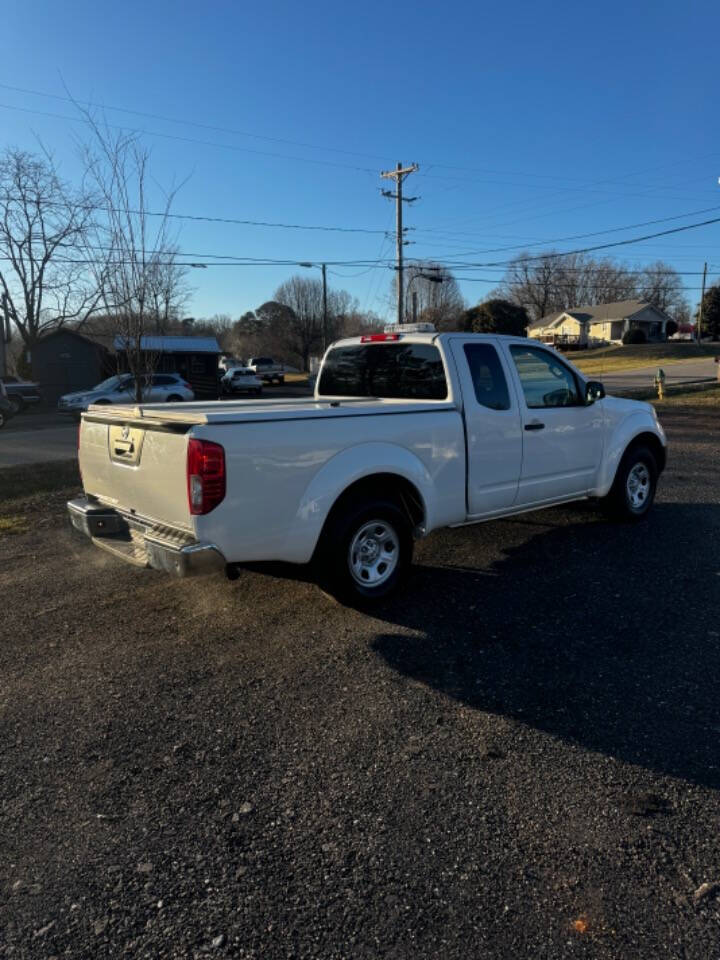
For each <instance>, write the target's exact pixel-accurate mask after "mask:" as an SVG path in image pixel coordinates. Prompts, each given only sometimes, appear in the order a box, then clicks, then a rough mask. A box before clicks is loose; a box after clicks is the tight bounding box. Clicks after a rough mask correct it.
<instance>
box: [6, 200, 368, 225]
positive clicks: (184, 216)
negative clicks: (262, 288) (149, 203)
mask: <svg viewBox="0 0 720 960" xmlns="http://www.w3.org/2000/svg"><path fill="white" fill-rule="evenodd" d="M1 199H2V202H3V203H5V202H10V203H30V204H33V205H38V204H37V201H35V200H32V199H29V200H28V199H27V198H21V197H12V196H5V197H2V198H1ZM42 205H43V206H46V207H61V208H62V207H66V206H67V204H65V203H62V202H61V201H46V200H43V201H42ZM78 206H80V207H81V208H82V209H83V210H105V209H107V208H106V207H104V206H103V205H102V204H91V203H83V204H78ZM111 210H112V213H125V214H131V215H132V216H145V217H167V218H168V219H172V220H190V221H196V220H197V221H201V222H203V223H229V224H234V225H238V226H251V227H279V228H282V229H284V230H322V231H326V232H333V233H371V234H381V233H385V232H386V231H385V230H373V229H370V228H368V227H328V226H318V225H309V224H302V223H280V222H275V221H271V220H241V219H238V218H234V217H207V216H200V215H196V214H190V213H169V212H168V213H166V212H165V211H164V210H162V211H154V210H132V209H129V208H124V207H113V208H111Z"/></svg>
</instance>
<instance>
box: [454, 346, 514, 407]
mask: <svg viewBox="0 0 720 960" xmlns="http://www.w3.org/2000/svg"><path fill="white" fill-rule="evenodd" d="M465 357H466V359H467V362H468V367H469V368H470V377H471V379H472V382H473V387H474V388H475V397H476V399H477V402H478V403H479V404H481V405H482V406H483V407H489V409H490V410H509V409H510V394H509V392H508V385H507V380H506V379H505V374H504V373H503V369H502V366H501V364H500V357H498V355H497V350H496V349H495V347H493V346H492V345H491V344H489V343H466V344H465Z"/></svg>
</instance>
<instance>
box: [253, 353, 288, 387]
mask: <svg viewBox="0 0 720 960" xmlns="http://www.w3.org/2000/svg"><path fill="white" fill-rule="evenodd" d="M247 365H248V369H250V370H253V371H254V372H255V374H256V375H257V376H258V377H260V379H261V380H264V381H265V383H285V367H284V366H283V365H282V364H281V363H277V361H275V360H273V358H272V357H250V359H249V360H248V362H247Z"/></svg>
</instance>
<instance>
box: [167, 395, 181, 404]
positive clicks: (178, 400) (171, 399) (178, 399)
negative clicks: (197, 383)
mask: <svg viewBox="0 0 720 960" xmlns="http://www.w3.org/2000/svg"><path fill="white" fill-rule="evenodd" d="M182 402H183V398H182V397H179V396H178V395H177V394H176V393H173V394H171V395H170V396H169V397H168V398H167V400H166V401H165V403H182Z"/></svg>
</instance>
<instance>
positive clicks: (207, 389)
mask: <svg viewBox="0 0 720 960" xmlns="http://www.w3.org/2000/svg"><path fill="white" fill-rule="evenodd" d="M113 346H114V348H115V351H116V353H117V358H118V369H119V370H127V369H128V365H127V355H126V348H127V340H126V339H125V338H124V337H122V336H119V335H118V336H116V337H115V340H114V343H113ZM140 347H141V349H142V350H143V352H145V353H147V354H149V355H151V357H152V359H150V356H149V357H148V368H149V369H153V370H156V371H158V372H161V373H179V374H180V375H181V376H182V377H184V379H185V380H187V382H188V383H189V384H190V386H191V387H192V388H193V392H194V393H195V396H196V397H197V399H198V400H217V398H218V395H219V383H220V380H219V376H218V359H219V357H220V354H221V353H222V350H221V349H220V344H219V343H218V342H217V340H216V339H215V337H171V336H147V337H141V338H140Z"/></svg>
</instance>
